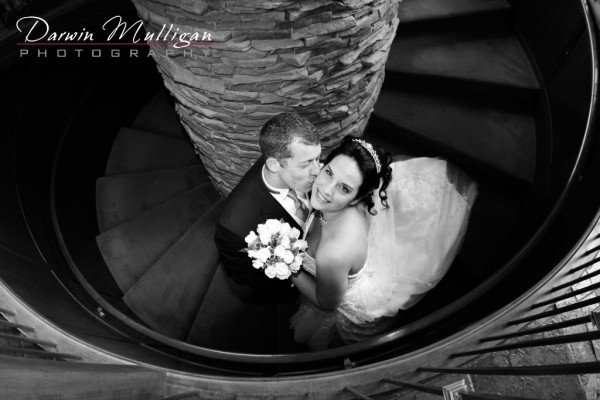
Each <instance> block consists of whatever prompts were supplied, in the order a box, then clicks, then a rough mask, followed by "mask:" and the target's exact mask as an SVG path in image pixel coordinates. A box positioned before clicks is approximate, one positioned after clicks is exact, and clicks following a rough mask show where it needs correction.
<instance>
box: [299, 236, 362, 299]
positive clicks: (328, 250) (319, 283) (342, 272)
mask: <svg viewBox="0 0 600 400" xmlns="http://www.w3.org/2000/svg"><path fill="white" fill-rule="evenodd" d="M337 247H338V246H327V247H323V248H320V249H319V252H318V253H317V256H316V262H317V266H318V267H317V277H316V279H315V278H314V277H313V276H311V275H310V274H308V273H306V272H300V273H299V274H297V275H296V276H293V277H292V282H294V285H295V286H296V287H297V288H298V290H299V291H300V293H302V294H303V295H304V296H305V297H306V298H307V299H308V300H309V301H310V302H311V303H312V304H313V305H314V306H315V307H317V308H320V309H321V310H323V311H335V309H336V308H337V307H338V306H339V305H340V303H341V302H342V300H343V299H344V294H345V293H346V288H347V286H348V272H349V267H348V266H349V265H352V264H351V262H352V260H350V259H349V258H350V257H348V252H347V249H339V248H337Z"/></svg>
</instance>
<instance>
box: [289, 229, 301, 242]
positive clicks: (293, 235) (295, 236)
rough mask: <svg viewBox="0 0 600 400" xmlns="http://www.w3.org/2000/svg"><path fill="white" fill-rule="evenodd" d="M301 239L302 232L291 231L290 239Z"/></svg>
mask: <svg viewBox="0 0 600 400" xmlns="http://www.w3.org/2000/svg"><path fill="white" fill-rule="evenodd" d="M299 237H300V231H299V230H298V229H296V228H292V229H290V239H298V238H299Z"/></svg>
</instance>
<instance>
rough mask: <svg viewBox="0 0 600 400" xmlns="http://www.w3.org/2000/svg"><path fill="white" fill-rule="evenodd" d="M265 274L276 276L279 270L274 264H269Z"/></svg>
mask: <svg viewBox="0 0 600 400" xmlns="http://www.w3.org/2000/svg"><path fill="white" fill-rule="evenodd" d="M265 275H266V276H268V277H269V278H271V279H272V278H275V276H276V275H277V270H276V269H275V267H274V266H273V265H269V266H268V267H267V268H265Z"/></svg>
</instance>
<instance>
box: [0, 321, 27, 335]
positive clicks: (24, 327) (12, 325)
mask: <svg viewBox="0 0 600 400" xmlns="http://www.w3.org/2000/svg"><path fill="white" fill-rule="evenodd" d="M0 327H7V328H14V329H20V330H22V331H23V332H35V329H34V328H32V327H31V326H27V325H21V324H17V323H15V322H10V321H4V320H1V319H0Z"/></svg>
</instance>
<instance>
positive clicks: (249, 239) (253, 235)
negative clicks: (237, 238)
mask: <svg viewBox="0 0 600 400" xmlns="http://www.w3.org/2000/svg"><path fill="white" fill-rule="evenodd" d="M256 239H258V236H257V235H256V233H254V231H252V232H250V233H249V234H248V236H246V237H245V238H244V240H245V241H246V243H248V244H251V243H254V241H255V240H256Z"/></svg>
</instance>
